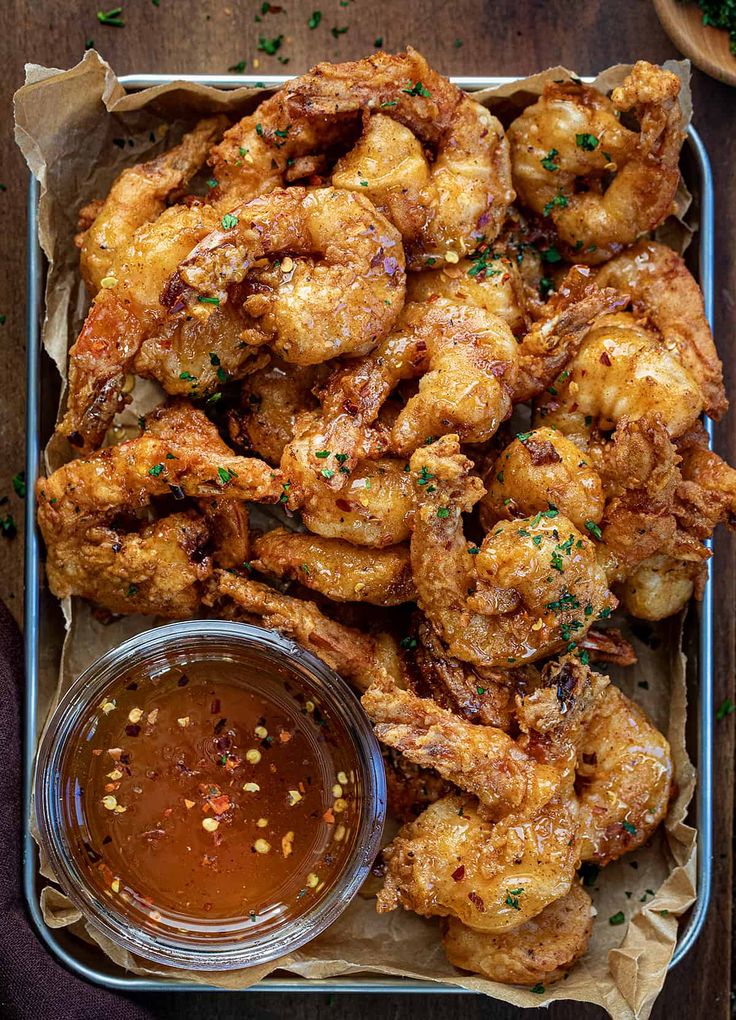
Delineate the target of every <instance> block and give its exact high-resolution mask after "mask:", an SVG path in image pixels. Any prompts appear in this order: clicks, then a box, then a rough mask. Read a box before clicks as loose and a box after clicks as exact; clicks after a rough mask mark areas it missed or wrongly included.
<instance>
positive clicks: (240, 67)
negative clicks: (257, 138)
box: [228, 60, 245, 156]
mask: <svg viewBox="0 0 736 1020" xmlns="http://www.w3.org/2000/svg"><path fill="white" fill-rule="evenodd" d="M228 71H234V72H235V73H236V74H242V73H243V71H245V61H244V60H239V61H238V62H237V64H232V65H231V66H230V67H228ZM242 155H243V153H242V152H241V156H242Z"/></svg>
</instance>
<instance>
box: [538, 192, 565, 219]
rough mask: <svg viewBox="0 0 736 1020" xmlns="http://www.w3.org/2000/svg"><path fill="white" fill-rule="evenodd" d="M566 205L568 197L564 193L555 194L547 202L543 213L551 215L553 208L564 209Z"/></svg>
mask: <svg viewBox="0 0 736 1020" xmlns="http://www.w3.org/2000/svg"><path fill="white" fill-rule="evenodd" d="M566 205H567V199H566V198H565V196H564V195H555V197H554V198H551V199H550V200H549V202H547V204H546V205H545V207H544V209H543V210H542V215H543V216H549V214H550V213H551V212H552V210H553V209H564V208H565V206H566Z"/></svg>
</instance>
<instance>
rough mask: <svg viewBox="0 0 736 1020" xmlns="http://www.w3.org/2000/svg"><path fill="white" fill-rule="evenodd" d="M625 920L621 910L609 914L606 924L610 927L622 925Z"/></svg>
mask: <svg viewBox="0 0 736 1020" xmlns="http://www.w3.org/2000/svg"><path fill="white" fill-rule="evenodd" d="M625 920H626V917H625V916H624V912H623V910H619V911H617V912H616V913H615V914H611V916H610V917H609V918H608V923H609V924H612V925H617V924H623V923H624V921H625Z"/></svg>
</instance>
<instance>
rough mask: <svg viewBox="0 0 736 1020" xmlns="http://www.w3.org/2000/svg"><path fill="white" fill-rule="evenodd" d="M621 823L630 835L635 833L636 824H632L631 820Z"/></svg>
mask: <svg viewBox="0 0 736 1020" xmlns="http://www.w3.org/2000/svg"><path fill="white" fill-rule="evenodd" d="M621 824H622V825H623V827H624V829H625V830H626V831H627V832H628V834H629V835H630V836H635V835H636V826H635V825H632V824H631V822H627V821H623V822H622V823H621Z"/></svg>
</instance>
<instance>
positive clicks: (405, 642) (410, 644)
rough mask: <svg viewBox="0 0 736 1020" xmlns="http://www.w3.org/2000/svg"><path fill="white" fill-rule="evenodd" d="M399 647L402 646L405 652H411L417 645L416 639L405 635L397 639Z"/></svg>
mask: <svg viewBox="0 0 736 1020" xmlns="http://www.w3.org/2000/svg"><path fill="white" fill-rule="evenodd" d="M399 647H400V648H403V649H404V650H405V651H407V652H412V651H414V649H415V648H416V647H417V639H416V638H413V637H405V638H402V639H401V641H399Z"/></svg>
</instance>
